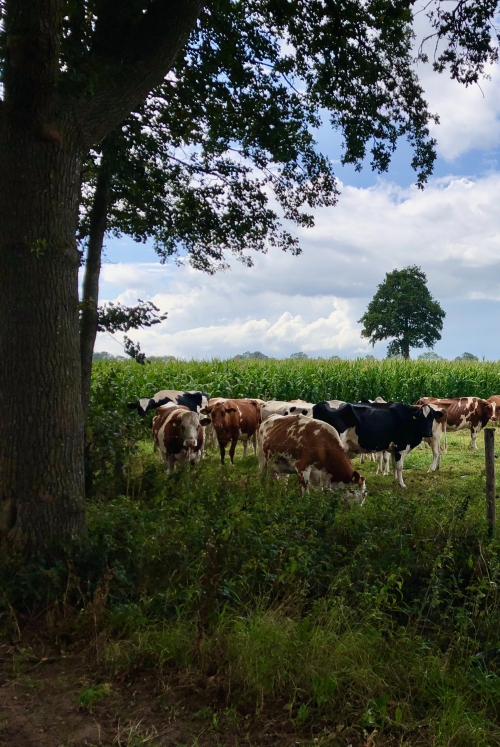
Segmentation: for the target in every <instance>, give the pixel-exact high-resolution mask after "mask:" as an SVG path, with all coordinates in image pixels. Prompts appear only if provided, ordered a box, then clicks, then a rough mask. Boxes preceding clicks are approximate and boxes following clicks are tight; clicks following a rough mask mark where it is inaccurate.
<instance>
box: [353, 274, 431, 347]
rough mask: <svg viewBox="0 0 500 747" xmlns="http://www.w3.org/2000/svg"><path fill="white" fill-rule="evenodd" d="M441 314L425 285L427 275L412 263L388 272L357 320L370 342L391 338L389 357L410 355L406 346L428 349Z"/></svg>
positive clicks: (373, 343)
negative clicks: (363, 312)
mask: <svg viewBox="0 0 500 747" xmlns="http://www.w3.org/2000/svg"><path fill="white" fill-rule="evenodd" d="M444 317H445V313H444V311H443V309H442V308H441V306H440V305H439V303H438V302H437V301H435V300H434V299H433V298H432V296H431V294H430V293H429V290H428V288H427V277H426V276H425V273H423V272H422V270H421V269H420V267H417V266H416V265H412V266H410V267H404V268H403V269H402V270H393V271H392V272H388V273H387V275H386V276H385V280H384V282H383V283H381V284H380V285H379V286H378V291H377V292H376V293H375V295H374V297H373V300H372V301H371V302H370V303H369V304H368V309H367V310H366V312H365V314H363V316H362V317H361V319H360V320H359V322H358V323H359V324H362V325H363V330H362V332H361V336H362V337H367V338H368V339H369V340H370V342H371V344H372V345H375V343H376V342H378V341H379V340H387V339H389V338H391V337H392V338H393V339H392V340H391V342H390V343H389V345H388V347H387V354H388V355H389V356H395V355H402V356H403V358H406V359H408V358H409V357H410V348H423V347H427V348H432V347H434V345H435V343H436V342H437V341H438V340H440V339H441V334H440V332H441V330H442V328H443V319H444Z"/></svg>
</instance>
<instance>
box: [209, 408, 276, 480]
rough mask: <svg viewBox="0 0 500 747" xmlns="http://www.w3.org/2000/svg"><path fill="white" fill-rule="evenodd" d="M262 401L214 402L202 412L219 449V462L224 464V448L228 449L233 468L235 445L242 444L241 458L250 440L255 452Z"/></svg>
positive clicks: (245, 453) (245, 452) (244, 454)
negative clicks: (210, 424) (208, 422)
mask: <svg viewBox="0 0 500 747" xmlns="http://www.w3.org/2000/svg"><path fill="white" fill-rule="evenodd" d="M261 402H262V400H256V399H226V400H224V401H222V402H215V404H213V405H210V404H209V405H208V407H206V408H204V409H203V410H202V412H203V414H206V415H209V416H210V420H211V422H212V427H213V429H214V431H215V434H216V436H217V441H218V442H219V449H220V460H221V463H222V464H224V457H225V454H226V447H227V445H228V444H231V446H230V447H229V459H230V460H231V464H232V465H233V466H234V452H235V450H236V444H237V442H238V440H239V441H242V442H243V456H245V457H246V455H247V444H248V441H249V440H250V439H251V440H252V443H253V448H254V451H255V452H256V451H257V443H256V440H257V429H258V427H259V420H260V408H261Z"/></svg>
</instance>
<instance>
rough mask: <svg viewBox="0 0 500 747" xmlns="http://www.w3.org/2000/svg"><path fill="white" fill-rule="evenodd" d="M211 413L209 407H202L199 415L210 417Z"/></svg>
mask: <svg viewBox="0 0 500 747" xmlns="http://www.w3.org/2000/svg"><path fill="white" fill-rule="evenodd" d="M211 412H212V408H211V407H204V408H203V409H202V410H200V415H210V413H211Z"/></svg>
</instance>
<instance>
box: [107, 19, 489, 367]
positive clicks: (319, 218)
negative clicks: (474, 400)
mask: <svg viewBox="0 0 500 747" xmlns="http://www.w3.org/2000/svg"><path fill="white" fill-rule="evenodd" d="M417 33H418V31H417ZM490 73H491V80H486V81H484V82H483V83H482V84H481V89H482V90H480V89H479V88H478V87H474V88H470V89H465V88H463V87H461V86H459V84H457V83H455V82H453V81H450V80H448V79H447V78H446V77H445V76H439V75H437V74H435V73H433V72H432V70H431V69H430V67H429V66H425V67H422V68H421V69H419V74H420V77H421V81H422V84H423V86H424V89H425V93H426V96H427V99H428V101H429V106H430V110H431V111H434V112H437V113H438V114H439V115H440V119H441V123H440V125H439V126H435V127H434V128H433V135H434V137H436V139H437V140H438V149H437V152H438V159H437V162H436V167H435V171H434V176H433V178H432V179H431V180H430V182H429V184H428V186H427V188H426V189H425V190H424V192H419V191H418V190H417V189H416V188H415V187H414V182H415V175H414V172H413V171H412V169H411V167H410V161H411V151H410V149H409V147H408V146H407V145H406V143H401V145H400V147H399V148H398V151H397V152H396V154H395V156H394V159H393V162H392V164H391V168H390V170H389V172H388V173H386V174H383V175H377V174H375V173H373V172H372V171H371V169H370V167H369V165H367V166H366V167H365V168H364V169H363V171H362V172H361V173H358V172H356V171H355V170H354V169H353V168H352V167H345V168H343V167H342V166H341V165H340V163H336V166H335V168H336V173H337V176H338V178H339V180H340V181H341V183H342V184H341V192H342V194H341V197H340V199H339V203H338V205H337V206H336V207H334V208H328V209H322V210H318V211H316V215H315V218H316V226H315V227H314V228H313V229H309V230H307V231H306V230H301V231H298V232H297V233H298V235H299V236H300V240H301V245H302V248H303V254H302V255H301V256H300V257H292V256H290V255H288V254H283V253H282V252H276V251H273V252H270V253H269V254H267V255H265V256H258V257H256V261H255V266H254V267H253V268H246V267H243V266H242V265H240V264H239V263H237V262H235V263H233V264H232V267H231V270H230V271H228V272H225V273H221V274H218V275H216V276H214V277H208V276H206V275H203V274H202V273H200V272H197V271H195V270H192V269H191V268H190V267H181V268H179V267H177V266H176V265H175V263H169V264H167V265H164V266H162V265H160V264H159V263H158V261H157V257H156V255H155V253H154V251H153V250H152V248H151V247H148V246H144V245H138V244H135V243H134V242H132V241H131V240H130V239H128V238H123V239H121V240H117V239H108V240H107V241H106V263H105V264H104V265H103V272H102V283H101V292H100V296H101V300H120V301H122V302H123V303H127V304H133V303H135V302H136V300H137V298H141V299H143V300H146V299H151V300H153V301H154V302H155V303H156V304H157V305H158V306H159V307H160V308H161V310H162V311H167V312H168V313H169V317H168V319H167V320H166V321H165V322H164V323H163V324H161V325H157V326H156V327H153V328H150V329H148V330H139V331H137V332H135V331H134V334H133V337H134V340H138V341H140V343H141V347H142V349H143V350H144V352H145V353H146V354H149V355H176V356H179V357H183V358H191V357H195V358H210V357H213V356H215V357H220V358H225V357H231V356H233V355H235V354H236V353H241V352H243V351H245V350H261V351H262V352H263V353H266V354H267V355H274V356H277V357H281V356H286V355H289V354H290V353H293V352H296V351H299V350H301V351H304V352H306V353H307V354H308V355H310V356H313V355H323V356H330V355H340V356H342V357H355V356H357V355H364V354H367V353H371V354H375V355H376V356H377V357H384V355H385V351H386V344H385V343H379V344H377V345H376V346H375V349H374V350H373V349H372V348H371V346H369V345H368V344H367V342H366V341H365V340H363V339H362V338H361V337H360V325H359V324H357V320H358V319H359V318H360V317H361V315H362V314H363V313H364V311H365V309H366V306H367V304H368V302H369V301H370V299H371V297H372V296H373V294H374V293H375V291H376V288H377V285H378V284H379V283H380V282H382V280H383V279H384V276H385V273H386V272H389V271H391V270H393V269H394V268H396V267H397V268H401V267H404V266H407V265H411V264H417V265H420V266H421V267H422V269H423V270H424V271H425V272H426V274H427V277H428V283H429V288H430V290H431V293H432V294H433V295H434V297H435V298H437V299H438V300H439V301H440V303H441V305H442V306H443V308H444V310H445V312H446V319H445V322H444V328H443V334H442V340H441V341H440V342H439V343H437V345H436V346H435V350H436V352H437V353H439V354H440V355H442V356H444V357H446V358H453V357H455V356H457V355H460V354H461V353H463V352H464V351H468V352H471V353H474V354H475V355H477V356H479V357H483V356H484V357H485V358H487V359H490V360H497V359H500V352H499V351H498V350H497V348H498V339H499V335H498V331H497V330H498V326H499V325H500V211H499V209H498V203H499V196H500V121H499V118H500V70H499V69H498V67H495V68H492V69H491V70H490ZM319 145H320V149H321V150H322V151H323V152H325V153H326V154H327V155H328V156H329V157H330V158H331V159H332V160H334V161H335V162H337V161H338V159H339V158H340V145H341V141H340V137H339V135H338V133H335V132H332V131H331V130H330V129H329V128H328V127H327V126H325V127H324V128H323V129H322V130H321V131H320V133H319ZM119 342H120V337H118V339H117V340H114V339H110V337H109V336H107V335H99V336H98V340H97V344H96V349H97V350H107V351H109V352H111V353H115V354H119V353H120V352H121V347H120V344H119ZM419 352H421V351H414V352H413V356H414V357H416V356H417V355H418V354H419Z"/></svg>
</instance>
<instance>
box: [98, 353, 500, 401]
mask: <svg viewBox="0 0 500 747" xmlns="http://www.w3.org/2000/svg"><path fill="white" fill-rule="evenodd" d="M161 389H181V390H201V391H203V392H206V393H207V394H208V395H210V396H211V397H214V396H220V397H259V398H261V399H282V400H289V399H297V398H301V399H305V400H307V401H309V402H319V401H320V400H323V399H342V400H346V401H357V400H360V399H372V398H374V397H376V396H381V397H383V398H384V399H386V400H387V401H400V402H406V403H408V404H410V403H413V402H416V401H417V399H418V398H419V397H424V396H432V397H461V396H476V397H483V398H486V399H487V398H488V397H490V396H491V395H492V394H498V393H500V363H492V362H478V361H419V360H417V361H404V360H383V361H371V360H363V359H357V360H323V359H314V360H290V359H288V360H276V359H270V360H246V361H233V360H225V361H224V360H216V359H213V360H210V361H189V362H183V361H168V362H164V361H153V362H151V363H147V364H146V365H144V366H139V365H137V363H135V362H134V361H123V362H121V361H119V362H116V361H100V362H97V363H95V364H94V374H93V387H92V395H93V399H94V405H97V406H98V403H99V400H101V399H102V397H104V399H105V400H106V401H107V404H108V405H111V404H112V400H113V399H115V401H116V406H117V409H121V408H120V405H123V404H125V403H126V402H131V401H133V400H134V399H137V398H138V397H146V396H149V395H152V394H154V393H155V392H157V391H159V390H161Z"/></svg>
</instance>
